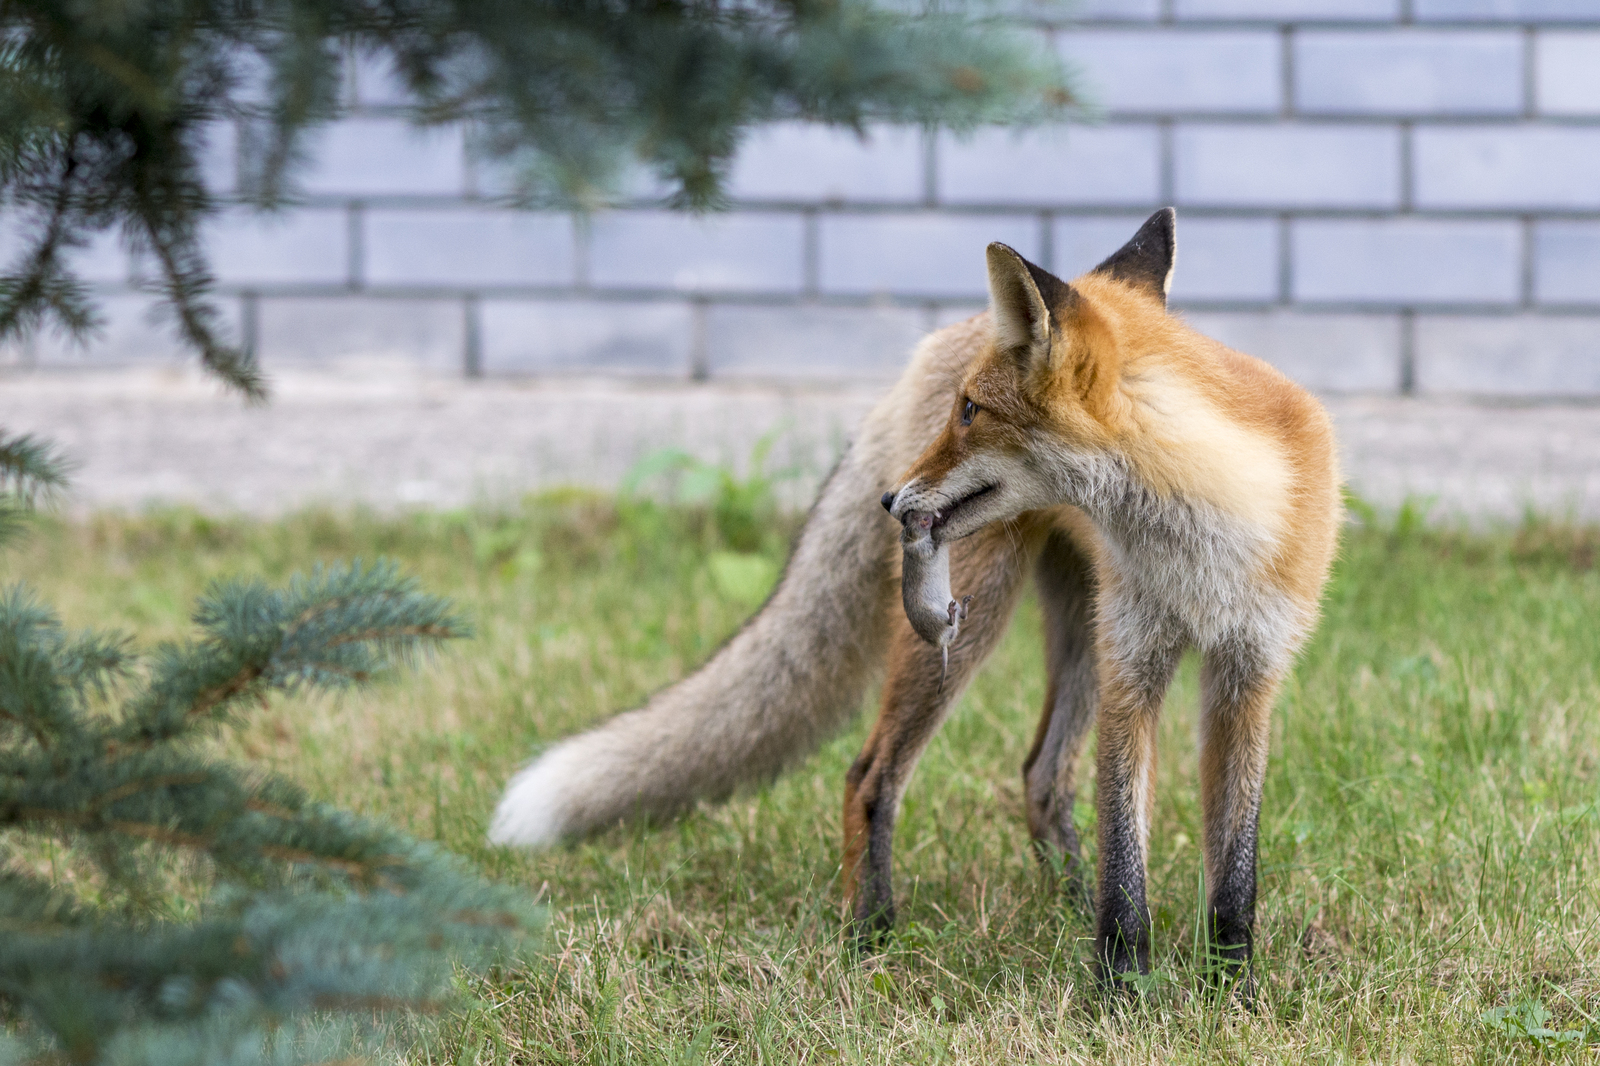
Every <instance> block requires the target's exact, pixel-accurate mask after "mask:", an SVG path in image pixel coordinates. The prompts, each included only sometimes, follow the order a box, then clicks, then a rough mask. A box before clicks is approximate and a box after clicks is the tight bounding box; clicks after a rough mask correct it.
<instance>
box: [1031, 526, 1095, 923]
mask: <svg viewBox="0 0 1600 1066" xmlns="http://www.w3.org/2000/svg"><path fill="white" fill-rule="evenodd" d="M1034 582H1035V585H1036V586H1037V588H1038V590H1039V606H1040V607H1041V609H1042V610H1043V613H1044V643H1045V662H1046V668H1047V670H1048V675H1047V681H1046V686H1045V697H1044V713H1043V715H1042V716H1041V717H1040V718H1039V730H1038V733H1037V734H1036V735H1035V736H1034V740H1033V750H1032V751H1030V752H1029V753H1028V759H1027V761H1026V762H1024V763H1023V764H1022V781H1023V792H1024V795H1025V796H1026V797H1027V805H1028V829H1029V831H1030V832H1031V833H1032V834H1033V843H1034V848H1035V850H1036V851H1037V852H1038V855H1039V860H1040V862H1042V863H1044V864H1045V866H1046V868H1055V867H1059V868H1060V869H1061V870H1062V872H1063V873H1064V874H1066V876H1067V877H1068V879H1069V881H1070V883H1071V885H1072V887H1073V888H1074V889H1075V890H1076V891H1077V892H1078V893H1079V894H1084V893H1085V889H1084V883H1085V882H1084V878H1083V875H1082V871H1081V869H1080V861H1081V855H1080V853H1079V849H1078V830H1077V827H1076V826H1075V825H1074V824H1073V821H1072V810H1073V803H1074V801H1075V800H1076V798H1077V781H1076V778H1077V773H1078V758H1079V756H1080V755H1081V754H1082V752H1083V741H1084V738H1085V737H1087V736H1088V735H1089V727H1090V726H1091V725H1093V723H1094V714H1095V707H1096V706H1097V705H1098V704H1099V691H1098V688H1097V686H1096V682H1095V668H1094V625H1093V618H1094V571H1093V566H1092V564H1091V563H1090V561H1089V559H1088V558H1087V556H1086V555H1085V554H1084V552H1083V551H1082V550H1080V548H1079V547H1078V545H1077V544H1075V543H1074V542H1073V540H1072V538H1071V537H1070V536H1069V535H1068V534H1067V533H1065V532H1063V531H1061V530H1055V531H1052V532H1051V533H1050V535H1049V536H1048V538H1047V539H1046V540H1045V543H1044V546H1043V548H1042V549H1041V550H1040V552H1039V561H1038V564H1037V565H1036V566H1035V568H1034Z"/></svg>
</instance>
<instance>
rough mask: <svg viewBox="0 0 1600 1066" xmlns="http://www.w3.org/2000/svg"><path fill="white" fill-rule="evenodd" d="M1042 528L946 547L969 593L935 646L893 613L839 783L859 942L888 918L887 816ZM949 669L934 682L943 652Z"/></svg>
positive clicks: (992, 531)
mask: <svg viewBox="0 0 1600 1066" xmlns="http://www.w3.org/2000/svg"><path fill="white" fill-rule="evenodd" d="M1042 537H1043V532H1042V530H1040V529H1036V528H1034V526H1033V525H1032V524H1031V523H1028V522H1024V521H1011V522H1004V523H997V524H996V525H994V526H991V527H989V528H988V529H985V530H984V531H982V532H980V533H975V534H973V535H972V536H970V537H968V538H966V539H964V540H962V541H959V542H957V543H956V544H954V545H952V555H951V560H950V568H951V575H952V580H953V582H954V583H955V586H956V587H957V588H958V589H960V590H962V591H963V592H966V593H970V594H972V595H973V602H972V610H971V614H970V616H969V617H968V618H967V620H966V622H965V624H963V625H962V626H961V627H960V632H959V635H958V636H956V638H955V639H954V640H953V641H952V642H951V643H950V644H949V645H948V648H947V649H945V648H941V647H938V646H935V645H933V644H930V643H928V642H927V641H926V640H924V639H923V638H922V637H920V636H918V635H917V634H916V632H914V631H913V630H912V628H911V624H910V622H909V621H908V620H907V619H906V616H905V614H904V612H903V611H895V612H894V614H893V617H892V620H891V625H893V627H894V634H893V636H892V638H891V640H890V645H889V670H888V675H887V676H886V677H885V678H884V683H883V703H882V708H881V709H880V710H879V712H878V720H877V722H876V724H874V725H873V727H872V733H871V735H870V736H868V737H867V743H866V746H865V747H863V748H862V749H861V754H860V756H858V757H857V759H856V761H855V764H854V765H853V766H851V767H850V773H849V774H848V776H846V778H845V790H844V863H843V873H844V891H845V898H846V901H847V903H848V905H849V908H850V913H851V917H852V920H853V921H854V923H855V928H856V936H857V939H858V942H859V943H861V944H862V946H864V947H870V946H871V945H872V944H874V943H875V942H876V941H877V940H878V939H879V938H881V936H882V935H883V934H884V933H887V932H888V930H889V929H891V928H892V927H893V926H894V893H893V890H892V888H891V886H890V880H889V877H890V867H891V854H892V851H893V846H894V823H895V817H896V815H897V814H898V813H899V808H900V799H901V797H902V796H904V795H905V790H906V786H907V785H908V784H909V783H910V780H911V772H912V770H914V769H915V768H916V764H917V759H918V758H919V757H920V756H921V755H922V752H923V750H924V749H925V748H926V747H927V745H928V741H930V740H932V739H933V735H934V733H935V732H937V731H938V729H939V726H940V724H941V723H942V722H943V721H944V719H945V715H946V714H948V713H949V710H950V707H951V706H952V705H953V704H954V703H955V701H956V700H957V699H958V698H959V697H960V695H961V692H962V690H963V689H964V688H966V685H967V682H968V681H969V680H971V678H972V675H973V674H974V673H975V672H976V671H977V669H978V667H979V666H980V665H982V663H983V661H984V660H985V659H987V658H988V657H989V653H990V652H992V651H993V650H994V647H995V645H996V644H997V643H998V642H999V640H1000V637H1001V635H1002V634H1004V632H1005V627H1006V624H1007V622H1009V621H1010V618H1011V614H1012V612H1013V610H1014V609H1015V608H1016V603H1017V597H1018V595H1019V593H1020V591H1021V589H1022V577H1023V575H1024V574H1026V573H1027V571H1028V569H1029V567H1030V565H1031V564H1032V561H1033V557H1034V555H1035V553H1036V552H1037V551H1038V546H1039V544H1040V542H1041V540H1042ZM945 650H948V652H949V656H950V659H949V675H948V677H945V678H944V679H943V682H942V683H941V673H942V665H943V664H942V662H941V660H942V658H943V652H944V651H945Z"/></svg>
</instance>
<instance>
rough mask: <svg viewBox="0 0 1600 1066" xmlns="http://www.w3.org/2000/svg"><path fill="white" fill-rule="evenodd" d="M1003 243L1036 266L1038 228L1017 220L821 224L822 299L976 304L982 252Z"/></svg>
mask: <svg viewBox="0 0 1600 1066" xmlns="http://www.w3.org/2000/svg"><path fill="white" fill-rule="evenodd" d="M990 241H1003V242H1005V243H1006V244H1009V245H1011V247H1013V248H1015V249H1016V250H1017V251H1019V252H1021V253H1022V254H1023V255H1025V256H1027V257H1028V258H1029V259H1032V260H1034V261H1035V262H1037V261H1038V258H1039V247H1038V246H1039V222H1038V220H1037V219H1034V218H1030V217H1028V216H1025V215H982V216H974V215H967V216H962V215H946V214H934V213H931V212H916V213H908V214H893V215H889V214H883V215H833V216H825V217H824V218H823V219H822V220H821V241H820V243H821V249H820V252H821V254H820V257H819V258H820V260H821V274H822V279H821V280H822V289H823V291H825V292H839V293H869V294H881V295H891V294H892V295H901V296H911V297H919V296H921V297H947V298H948V297H954V298H962V297H965V298H969V299H970V298H976V299H982V298H984V297H985V296H986V295H987V293H988V273H987V269H986V267H985V266H984V249H985V248H986V247H988V245H989V242H990Z"/></svg>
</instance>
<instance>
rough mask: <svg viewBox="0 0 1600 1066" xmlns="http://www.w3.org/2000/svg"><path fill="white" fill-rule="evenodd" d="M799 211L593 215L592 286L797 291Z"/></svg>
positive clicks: (800, 264) (800, 277)
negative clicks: (790, 212) (698, 214)
mask: <svg viewBox="0 0 1600 1066" xmlns="http://www.w3.org/2000/svg"><path fill="white" fill-rule="evenodd" d="M804 226H805V221H804V219H803V218H802V217H801V216H800V215H798V214H784V213H777V212H748V211H747V212H739V213H736V214H727V215H715V216H709V217H704V218H695V217H693V216H690V215H682V214H675V213H672V212H667V211H612V212H608V213H605V214H600V215H596V216H595V217H594V221H593V224H592V229H591V231H590V237H589V280H590V283H591V284H593V285H594V286H596V287H597V288H620V289H675V290H678V291H682V292H798V291H799V290H800V287H801V285H802V284H803V281H804V278H803V272H804V267H805V252H804V244H805V235H804Z"/></svg>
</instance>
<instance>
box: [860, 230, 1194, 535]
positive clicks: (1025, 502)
mask: <svg viewBox="0 0 1600 1066" xmlns="http://www.w3.org/2000/svg"><path fill="white" fill-rule="evenodd" d="M1175 221H1176V215H1175V212H1174V211H1173V210H1172V209H1171V208H1170V207H1169V208H1164V209H1162V210H1160V211H1157V212H1156V213H1155V214H1154V215H1151V216H1150V218H1149V220H1147V221H1146V222H1145V224H1144V225H1143V226H1141V227H1140V228H1139V232H1138V233H1136V234H1134V236H1133V239H1132V240H1130V241H1129V242H1128V243H1127V244H1126V245H1124V246H1123V247H1122V248H1121V250H1119V251H1118V252H1117V253H1116V254H1115V255H1113V256H1111V257H1110V258H1109V259H1107V260H1106V261H1105V262H1103V263H1101V264H1100V265H1099V266H1097V267H1096V268H1095V269H1094V270H1092V271H1090V272H1089V273H1088V274H1085V275H1084V276H1083V277H1081V278H1078V279H1076V280H1075V281H1073V282H1072V283H1071V284H1068V283H1067V282H1065V281H1062V280H1061V279H1060V278H1057V277H1056V276H1055V275H1053V274H1051V273H1049V272H1048V271H1046V270H1044V269H1042V268H1041V267H1038V266H1035V265H1034V264H1032V263H1030V262H1028V261H1027V260H1026V259H1024V258H1022V256H1020V255H1018V254H1017V253H1016V252H1015V251H1013V250H1012V249H1010V248H1008V247H1006V246H1005V245H1003V244H998V243H997V244H991V245H989V248H988V262H989V313H990V317H991V320H992V325H993V330H994V339H993V344H992V346H991V347H990V348H989V349H988V350H986V351H985V352H983V353H982V354H981V355H979V356H978V358H976V359H975V360H973V362H972V365H971V367H970V368H969V370H968V372H967V375H966V377H965V379H964V380H963V382H962V387H961V390H960V392H959V393H958V394H957V396H956V399H955V405H954V407H953V409H952V410H951V412H950V420H949V422H948V423H947V424H946V425H945V427H944V429H943V431H942V432H941V433H940V434H939V436H938V438H937V439H936V440H935V441H934V442H933V443H932V444H931V445H929V446H928V449H927V450H926V451H924V452H923V453H922V455H921V456H919V457H918V458H917V461H916V462H914V463H912V464H911V468H910V469H909V470H907V471H906V473H905V475H904V476H903V477H902V478H901V479H900V486H899V487H898V488H896V489H893V490H891V491H890V492H886V493H884V496H883V501H882V502H883V505H884V507H885V509H887V510H888V511H889V513H890V514H891V515H892V516H894V518H895V519H896V520H899V521H905V518H906V516H907V515H910V514H916V515H918V516H919V517H920V518H921V520H923V521H926V520H927V518H926V516H929V515H931V516H932V526H933V528H932V534H933V537H934V539H935V540H936V541H940V542H943V541H951V540H958V539H960V538H961V537H964V536H966V535H967V534H969V533H974V532H976V531H977V530H978V529H980V528H982V527H983V526H985V525H987V524H988V523H990V522H992V521H995V520H997V519H1004V518H1009V517H1011V516H1013V515H1017V514H1020V513H1022V512H1023V511H1028V510H1033V509H1035V508H1040V507H1049V506H1054V505H1056V504H1059V503H1064V502H1076V501H1074V500H1072V499H1070V497H1071V495H1072V493H1073V489H1072V487H1071V486H1072V484H1073V483H1074V481H1081V480H1082V476H1083V474H1082V466H1081V463H1080V462H1079V460H1081V459H1083V458H1085V457H1092V456H1095V455H1097V454H1104V453H1106V452H1107V451H1108V450H1110V449H1111V448H1112V446H1113V444H1114V442H1115V441H1116V440H1117V438H1118V436H1119V435H1120V434H1122V433H1123V431H1124V429H1125V428H1126V427H1125V423H1126V422H1127V420H1128V417H1129V413H1130V412H1129V409H1128V408H1129V404H1128V400H1127V398H1126V396H1125V394H1124V391H1123V389H1122V388H1121V379H1122V375H1123V371H1124V359H1125V355H1126V354H1127V353H1128V352H1131V351H1138V350H1141V349H1143V348H1145V347H1147V346H1148V345H1149V342H1150V341H1151V340H1153V339H1154V338H1152V337H1151V336H1150V334H1151V333H1157V334H1159V333H1160V332H1162V331H1164V330H1165V329H1167V328H1170V322H1171V320H1170V319H1169V318H1168V316H1167V313H1166V299H1167V290H1168V288H1169V286H1170V284H1171V280H1172V265H1173V259H1174V254H1175V251H1176V242H1175V238H1174V232H1173V231H1174V223H1175Z"/></svg>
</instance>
